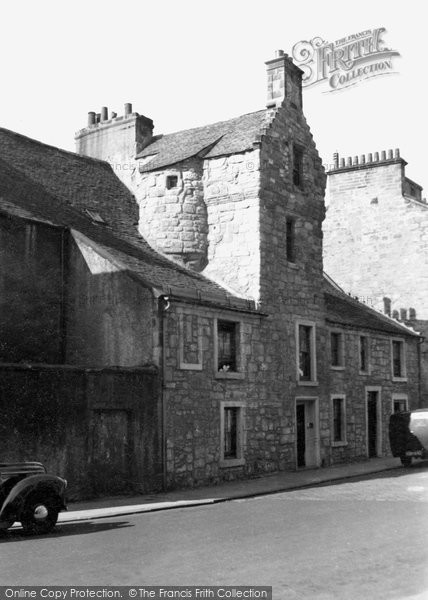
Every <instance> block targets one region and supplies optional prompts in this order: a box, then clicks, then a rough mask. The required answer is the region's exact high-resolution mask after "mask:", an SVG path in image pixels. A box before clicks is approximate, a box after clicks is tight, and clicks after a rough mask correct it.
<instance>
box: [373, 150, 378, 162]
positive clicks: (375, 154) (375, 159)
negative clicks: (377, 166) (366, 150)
mask: <svg viewBox="0 0 428 600" xmlns="http://www.w3.org/2000/svg"><path fill="white" fill-rule="evenodd" d="M373 162H379V152H375V153H374V158H373Z"/></svg>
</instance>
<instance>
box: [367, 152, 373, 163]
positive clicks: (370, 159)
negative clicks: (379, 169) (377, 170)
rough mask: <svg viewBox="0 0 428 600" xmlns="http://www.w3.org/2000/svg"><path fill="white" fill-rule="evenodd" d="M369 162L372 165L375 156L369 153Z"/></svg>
mask: <svg viewBox="0 0 428 600" xmlns="http://www.w3.org/2000/svg"><path fill="white" fill-rule="evenodd" d="M367 162H368V163H371V162H373V154H372V153H371V152H369V153H368V154H367Z"/></svg>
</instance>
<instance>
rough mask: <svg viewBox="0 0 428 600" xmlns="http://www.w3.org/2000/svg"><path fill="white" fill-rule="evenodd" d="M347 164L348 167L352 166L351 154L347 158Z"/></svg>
mask: <svg viewBox="0 0 428 600" xmlns="http://www.w3.org/2000/svg"><path fill="white" fill-rule="evenodd" d="M346 166H347V167H352V158H351V157H350V156H348V158H347V160H346Z"/></svg>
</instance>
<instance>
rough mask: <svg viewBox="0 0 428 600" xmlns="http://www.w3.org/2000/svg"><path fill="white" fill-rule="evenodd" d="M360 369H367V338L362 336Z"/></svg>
mask: <svg viewBox="0 0 428 600" xmlns="http://www.w3.org/2000/svg"><path fill="white" fill-rule="evenodd" d="M360 371H367V338H366V337H363V336H362V337H360Z"/></svg>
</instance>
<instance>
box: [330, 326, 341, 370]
mask: <svg viewBox="0 0 428 600" xmlns="http://www.w3.org/2000/svg"><path fill="white" fill-rule="evenodd" d="M330 340H331V364H332V365H333V366H335V367H338V366H340V364H341V360H340V333H332V334H331V336H330Z"/></svg>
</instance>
